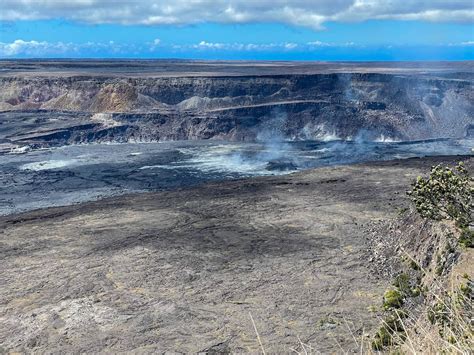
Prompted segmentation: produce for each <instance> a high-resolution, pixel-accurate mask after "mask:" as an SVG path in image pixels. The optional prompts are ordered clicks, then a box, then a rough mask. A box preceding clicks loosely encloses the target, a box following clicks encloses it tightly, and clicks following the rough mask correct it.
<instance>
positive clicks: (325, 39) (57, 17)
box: [0, 0, 474, 60]
mask: <svg viewBox="0 0 474 355" xmlns="http://www.w3.org/2000/svg"><path fill="white" fill-rule="evenodd" d="M39 3H41V4H40V5H41V6H39V5H38V4H39ZM393 3H394V2H393V1H392V2H390V1H384V0H380V1H377V0H358V1H351V0H332V1H329V0H312V1H309V0H308V1H306V0H295V1H280V0H273V1H267V0H253V1H252V2H251V1H245V0H235V1H224V0H214V1H209V0H197V1H196V0H194V1H185V0H175V1H168V0H161V1H154V2H153V1H141V0H128V1H127V0H117V1H113V2H110V1H105V0H104V1H96V0H70V1H68V2H64V1H58V0H36V1H29V0H16V1H10V0H3V1H2V4H3V5H2V4H0V10H3V11H0V12H1V14H0V57H3V58H28V57H54V58H58V57H64V58H66V57H74V58H197V59H273V60H280V59H281V60H466V59H467V60H473V59H474V27H473V18H474V10H473V5H472V1H470V0H469V1H458V0H451V1H437V0H431V1H428V2H427V1H411V0H406V1H400V2H399V3H400V4H401V6H396V5H393ZM395 3H396V2H395ZM255 4H256V5H255ZM364 4H365V5H364ZM427 4H428V5H427ZM429 4H431V5H429ZM433 4H434V5H433ZM153 5H158V6H153ZM402 5H403V6H402ZM2 7H3V8H2Z"/></svg>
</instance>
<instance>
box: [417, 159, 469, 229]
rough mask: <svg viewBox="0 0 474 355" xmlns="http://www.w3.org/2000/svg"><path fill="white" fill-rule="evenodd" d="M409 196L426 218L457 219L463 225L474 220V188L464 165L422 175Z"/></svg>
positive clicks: (439, 169)
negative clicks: (473, 210) (473, 212)
mask: <svg viewBox="0 0 474 355" xmlns="http://www.w3.org/2000/svg"><path fill="white" fill-rule="evenodd" d="M408 194H409V196H410V197H411V199H412V201H413V202H414V204H415V207H416V209H417V211H418V212H419V213H420V215H421V216H423V217H425V218H430V219H434V220H441V219H454V220H455V221H456V222H458V224H459V225H461V226H467V225H468V224H469V222H470V221H471V211H472V207H473V194H474V187H473V186H472V184H471V178H470V177H469V174H468V172H467V170H466V168H465V167H464V164H463V163H459V164H458V165H457V166H456V167H455V168H449V167H442V166H441V165H436V166H434V167H432V168H431V172H430V176H429V177H428V178H426V179H425V178H423V177H421V176H419V177H418V179H417V180H416V182H415V184H414V185H413V189H412V191H410V192H408Z"/></svg>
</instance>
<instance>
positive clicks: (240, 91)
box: [0, 73, 474, 144]
mask: <svg viewBox="0 0 474 355" xmlns="http://www.w3.org/2000/svg"><path fill="white" fill-rule="evenodd" d="M472 89H473V82H472V80H471V79H470V78H469V77H468V78H466V79H465V80H463V79H459V78H457V77H453V76H444V77H443V76H435V75H421V74H405V75H404V74H379V73H353V74H351V73H332V74H331V73H328V74H292V75H266V76H257V75H253V76H252V75H245V76H214V77H202V76H201V77H154V78H146V77H116V76H110V77H99V76H71V77H64V76H57V77H45V76H38V77H34V76H30V77H15V76H8V77H2V78H0V109H1V110H2V112H1V113H0V123H1V125H0V134H1V133H3V134H2V136H3V137H0V138H3V139H4V140H8V141H10V142H28V143H38V144H64V143H74V142H87V141H104V140H119V141H122V140H131V139H132V140H133V139H135V140H169V139H208V138H219V139H221V138H222V139H233V140H255V139H259V138H261V137H262V135H263V136H273V137H275V138H282V139H329V138H335V137H338V138H343V139H350V138H352V139H356V138H358V137H362V138H363V139H372V140H375V139H394V140H415V139H430V138H441V137H464V136H466V135H468V134H470V132H471V131H472V129H470V128H469V127H472V124H473V123H474V122H473V121H474V119H473V117H474V104H473V103H474V93H473V90H472ZM98 113H99V114H105V115H102V116H101V115H99V116H97V114H98ZM33 116H34V117H35V118H34V119H35V120H37V121H38V122H37V125H36V127H34V124H33V122H31V120H32V119H33ZM98 117H99V119H98ZM100 117H102V118H100ZM104 118H105V120H104ZM111 122H113V124H111ZM13 125H16V127H17V128H18V130H17V132H14V131H15V130H14V129H13ZM25 126H28V127H30V128H31V131H28V132H29V133H31V134H28V135H25V129H24V128H25ZM76 126H78V127H82V128H79V129H78V128H73V127H76ZM33 128H34V129H33ZM6 131H8V132H10V134H9V135H8V137H7V135H6V134H5V132H6Z"/></svg>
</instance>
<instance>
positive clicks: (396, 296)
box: [383, 290, 403, 309]
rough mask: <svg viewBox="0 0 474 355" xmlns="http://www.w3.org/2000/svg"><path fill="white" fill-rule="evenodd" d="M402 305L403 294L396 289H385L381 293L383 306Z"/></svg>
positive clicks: (398, 306) (389, 307)
mask: <svg viewBox="0 0 474 355" xmlns="http://www.w3.org/2000/svg"><path fill="white" fill-rule="evenodd" d="M402 305H403V295H402V293H401V292H400V291H398V290H387V291H385V294H384V295H383V307H384V308H385V309H391V308H400V307H401V306H402Z"/></svg>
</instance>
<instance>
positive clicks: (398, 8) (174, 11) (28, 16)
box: [0, 0, 474, 29]
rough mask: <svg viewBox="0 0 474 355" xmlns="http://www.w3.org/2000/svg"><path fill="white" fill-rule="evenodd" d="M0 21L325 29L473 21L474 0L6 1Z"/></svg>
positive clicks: (0, 13) (3, 1) (3, 0)
mask: <svg viewBox="0 0 474 355" xmlns="http://www.w3.org/2000/svg"><path fill="white" fill-rule="evenodd" d="M1 2H2V5H1V7H2V11H1V12H0V20H7V21H8V20H11V21H14V20H32V19H51V18H64V19H69V20H74V21H81V22H86V23H93V24H98V23H119V24H144V25H173V24H175V25H183V24H184V25H186V24H196V23H201V22H219V23H248V22H279V23H285V24H291V25H296V26H306V27H311V28H314V29H321V28H323V26H324V23H325V22H328V21H344V22H356V21H364V20H369V19H397V20H422V21H450V22H468V23H470V22H473V21H474V7H473V3H472V0H429V1H421V0H404V1H393V0H392V1H390V0H252V1H251V0H233V1H229V0H193V1H190V0H160V1H149V0H120V1H113V0H68V1H64V0H1Z"/></svg>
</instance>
